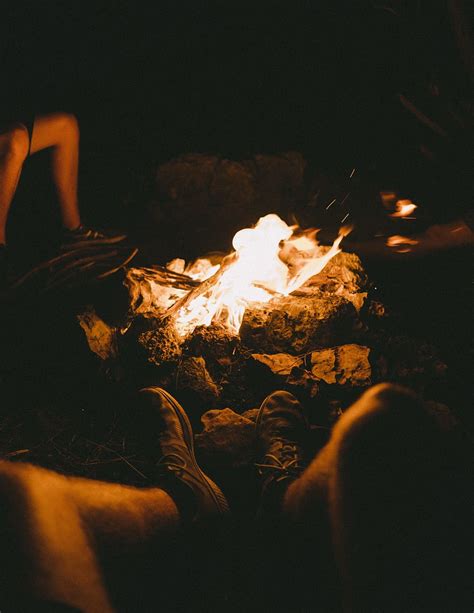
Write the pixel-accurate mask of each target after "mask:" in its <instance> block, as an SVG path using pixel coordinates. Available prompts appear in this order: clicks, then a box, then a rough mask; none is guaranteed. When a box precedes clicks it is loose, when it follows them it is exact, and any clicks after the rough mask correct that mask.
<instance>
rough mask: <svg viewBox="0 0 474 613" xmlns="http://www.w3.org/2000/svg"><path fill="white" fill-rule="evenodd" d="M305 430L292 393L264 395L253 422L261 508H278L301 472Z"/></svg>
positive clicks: (303, 416) (297, 404) (299, 406)
mask: <svg viewBox="0 0 474 613" xmlns="http://www.w3.org/2000/svg"><path fill="white" fill-rule="evenodd" d="M308 433H309V423H308V420H307V418H306V416H305V414H304V413H303V408H302V406H301V404H300V403H299V402H298V400H297V399H296V398H295V397H294V396H293V395H292V394H290V393H289V392H285V391H277V392H273V394H270V395H269V396H267V398H265V400H264V401H263V403H262V405H261V407H260V410H259V412H258V415H257V422H256V434H257V443H258V447H259V457H260V458H262V459H261V461H260V462H258V463H256V467H257V469H258V472H259V474H260V476H261V479H262V501H261V506H262V508H266V509H267V510H268V509H271V510H274V511H278V507H279V506H280V504H281V501H282V500H283V496H284V493H285V491H286V489H287V488H288V486H289V485H290V484H291V483H292V482H293V481H294V480H295V479H297V478H298V477H299V476H300V475H301V473H302V472H303V470H304V468H305V464H304V456H305V454H304V447H305V444H306V439H307V436H308Z"/></svg>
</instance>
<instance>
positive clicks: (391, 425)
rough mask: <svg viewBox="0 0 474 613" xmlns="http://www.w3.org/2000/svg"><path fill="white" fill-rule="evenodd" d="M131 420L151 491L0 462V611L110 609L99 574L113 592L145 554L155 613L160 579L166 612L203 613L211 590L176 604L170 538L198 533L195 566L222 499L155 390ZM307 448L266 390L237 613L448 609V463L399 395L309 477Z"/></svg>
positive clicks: (434, 436) (353, 416)
mask: <svg viewBox="0 0 474 613" xmlns="http://www.w3.org/2000/svg"><path fill="white" fill-rule="evenodd" d="M136 414H137V419H138V417H139V418H140V422H141V423H143V424H144V426H145V427H146V429H147V432H148V434H149V435H151V436H154V438H155V446H156V448H155V450H154V457H153V458H150V460H151V462H152V464H154V465H155V471H156V472H155V477H154V482H155V486H153V487H150V488H145V489H143V488H135V487H129V486H123V485H118V484H112V483H99V482H96V481H92V480H87V479H81V478H74V477H66V476H63V475H60V474H58V473H55V472H52V471H49V470H45V469H42V468H39V467H35V466H32V465H28V464H23V463H13V462H8V461H2V462H0V511H1V515H2V524H1V525H2V528H1V532H0V538H1V541H2V542H1V546H0V557H1V558H2V560H1V561H2V564H1V566H0V569H1V570H0V595H1V596H0V597H1V601H0V607H1V609H2V611H5V612H8V611H19V610H21V611H33V610H34V611H52V610H54V611H72V610H74V611H77V610H80V611H82V612H84V613H86V612H100V613H106V612H108V611H113V610H116V607H117V608H118V609H119V610H120V606H121V605H122V607H124V603H123V602H120V599H119V597H118V596H117V594H116V593H114V588H115V590H117V585H114V584H113V582H111V581H110V574H109V571H110V568H109V567H110V566H112V567H113V566H114V564H115V565H117V562H118V559H119V558H120V556H122V557H123V560H122V562H121V563H120V564H119V567H120V568H121V569H122V574H121V575H120V577H121V579H120V581H119V582H118V583H120V587H123V586H122V584H125V583H126V582H127V579H128V580H132V579H131V577H134V576H135V575H134V574H133V571H134V569H133V559H134V558H133V555H134V554H137V552H138V556H139V559H143V555H144V551H145V550H146V548H147V547H148V548H151V549H152V551H153V552H154V553H153V557H152V558H151V560H150V561H149V562H148V565H149V566H150V568H151V577H154V580H153V581H152V583H153V586H154V590H155V591H154V598H155V604H156V606H158V605H160V604H161V605H163V606H164V607H165V609H164V610H169V609H166V606H165V605H164V604H163V602H164V593H165V590H166V588H167V587H168V579H165V577H167V576H168V575H169V576H170V579H169V581H170V582H171V584H172V586H174V587H173V588H172V590H171V602H172V605H170V606H172V607H173V609H172V610H210V608H206V605H205V604H204V600H205V598H206V597H210V595H212V594H213V593H214V592H215V591H217V586H215V587H210V588H209V591H208V592H206V588H205V587H202V589H203V590H204V592H205V597H204V600H203V602H198V601H193V602H192V603H189V602H188V603H184V604H183V599H185V598H186V596H187V595H188V593H189V587H190V585H191V584H192V583H193V577H196V576H197V575H196V574H195V572H197V571H194V574H193V572H192V571H191V572H190V573H187V572H186V571H185V568H186V564H187V555H188V554H189V553H190V551H191V550H190V549H189V547H188V550H186V549H185V550H184V551H188V554H186V553H183V551H182V550H181V549H180V548H179V547H180V544H179V541H177V540H176V537H175V536H174V535H177V534H179V533H182V534H184V537H183V541H181V546H185V543H186V541H187V540H188V538H189V535H190V534H191V532H190V530H191V529H197V531H198V533H199V534H200V533H201V532H202V533H203V534H206V535H207V536H205V537H204V536H201V537H200V538H201V540H200V542H199V546H195V547H193V548H192V553H193V555H195V556H196V557H197V558H198V566H201V567H203V566H205V563H204V560H205V557H206V551H207V550H209V549H210V550H212V551H214V549H212V547H213V546H215V542H214V541H216V538H217V537H216V534H217V526H218V525H219V520H222V519H225V518H226V517H227V516H228V513H229V506H228V503H227V500H226V497H225V495H224V493H223V492H222V490H221V489H220V488H219V486H218V485H217V484H216V483H215V482H214V481H213V480H212V479H211V478H210V477H209V476H208V475H207V474H206V473H205V472H204V471H203V470H202V468H201V467H200V465H199V464H198V462H197V460H196V457H195V454H194V444H193V432H192V429H191V425H190V422H189V419H188V417H187V415H186V412H185V411H184V409H183V408H182V407H181V405H180V404H179V403H178V402H177V400H176V399H174V398H173V397H172V396H171V395H170V394H169V393H168V392H166V391H165V390H163V389H161V388H157V387H149V388H146V389H143V390H142V391H141V393H140V403H139V405H138V406H137V410H136ZM308 434H309V424H308V419H307V416H306V413H305V411H304V409H303V407H302V405H301V404H300V403H299V401H298V400H297V399H296V398H295V397H294V396H293V395H292V394H290V393H289V392H286V391H276V392H274V393H272V394H271V395H270V396H268V397H267V398H266V399H265V400H264V401H263V403H262V405H261V407H260V410H259V412H258V416H257V420H256V439H257V444H258V458H257V464H256V466H257V470H258V475H259V479H260V488H261V494H260V503H259V512H258V520H259V521H258V522H256V525H258V526H261V527H262V531H261V533H259V532H258V531H257V533H256V534H257V535H258V534H261V535H263V536H259V538H262V545H261V546H260V548H258V547H257V548H256V546H255V542H254V538H257V537H256V536H255V535H254V533H252V532H251V531H246V534H250V536H249V537H248V542H245V540H243V539H242V538H241V537H239V546H240V547H241V548H243V550H244V551H245V552H246V553H240V555H241V556H242V555H244V557H245V561H244V565H245V566H246V567H248V568H247V571H248V574H249V576H250V578H251V579H250V583H249V586H248V589H246V587H245V584H244V585H243V586H242V585H240V588H241V591H242V592H246V597H247V598H248V603H246V604H245V605H244V610H271V611H277V610H285V611H289V610H323V611H327V610H331V611H333V610H341V609H344V610H348V611H364V612H365V611H384V612H388V611H401V610H403V611H412V610H413V611H419V610H443V611H446V610H463V608H462V606H464V604H465V603H466V602H467V601H468V598H469V596H468V595H467V592H466V585H467V586H469V581H468V582H467V584H463V582H462V580H461V575H462V573H460V572H459V569H460V568H463V563H464V559H463V558H462V553H463V551H464V549H463V547H462V546H461V545H460V542H461V543H462V534H461V533H462V530H461V529H460V526H459V524H458V523H456V522H457V521H458V519H459V513H458V512H457V511H458V506H459V505H460V500H459V499H458V498H456V495H455V491H454V489H455V488H452V487H451V488H449V487H448V481H449V479H446V478H443V477H446V475H445V474H443V471H445V470H446V468H448V469H449V460H448V459H447V456H446V455H445V453H444V447H443V445H442V443H441V438H440V433H439V430H438V428H437V426H436V425H435V423H434V421H433V419H432V418H431V416H430V415H429V414H428V412H427V411H426V409H425V407H424V406H423V404H422V403H421V401H420V400H419V399H418V398H417V397H416V396H415V394H413V393H412V392H411V391H408V390H406V389H404V388H401V387H398V386H395V385H391V384H380V385H377V386H375V387H373V388H372V389H370V390H368V391H366V392H365V393H364V394H363V395H362V396H361V397H360V398H359V400H357V401H356V402H355V404H353V405H352V407H350V408H349V409H348V410H347V411H346V412H345V413H344V414H343V416H342V417H341V418H340V420H339V421H338V422H337V424H336V425H335V427H334V429H333V432H332V434H331V437H330V439H329V442H328V443H327V444H326V445H325V446H324V447H323V448H322V449H321V450H320V451H319V453H318V454H317V455H316V456H315V457H314V458H313V459H312V460H311V461H310V462H308V459H310V458H307V452H306V449H307V442H308ZM157 458H160V459H159V461H158V462H156V459H157ZM461 503H462V500H461ZM265 533H266V536H265ZM226 544H227V546H229V538H227V539H224V541H223V542H221V546H225V545H226ZM252 553H253V554H254V555H255V566H253V564H252V561H251V560H252ZM207 555H209V554H207ZM218 555H220V554H219V553H218V552H216V553H213V554H212V560H211V566H210V567H209V568H207V567H206V568H207V570H206V571H205V573H204V575H205V576H206V577H205V578H206V580H207V581H210V583H213V581H212V580H213V579H214V582H218V579H217V578H216V577H217V575H218V573H219V572H220V571H221V570H222V568H221V566H223V563H222V561H221V560H217V556H218ZM172 560H174V562H175V563H176V562H177V566H173V564H172ZM234 565H235V560H234V561H233V563H231V564H229V569H230V571H231V569H232V568H233V567H234ZM172 568H174V569H175V570H174V571H173V570H171V572H170V569H172ZM464 568H466V569H467V568H469V564H466V565H465V567H464ZM229 569H227V570H229ZM230 571H229V572H230ZM232 572H233V571H232ZM166 573H168V575H166ZM199 577H201V579H202V575H199ZM201 579H199V580H197V582H198V583H199V582H200V580H201ZM132 582H133V580H132ZM194 582H196V579H194ZM252 582H254V583H253V584H252ZM467 590H468V591H469V589H468V587H467ZM132 591H133V592H134V598H135V601H134V605H133V606H131V607H129V608H126V607H124V608H126V610H137V611H138V610H140V611H142V610H149V609H148V608H147V606H146V605H145V604H144V603H143V602H142V600H141V598H142V595H141V588H140V589H139V588H137V586H136V584H135V583H133V590H132ZM226 603H227V605H229V604H230V600H229V595H227V600H226ZM214 605H216V603H215V602H214ZM217 605H218V607H217V608H218V609H219V610H223V607H224V606H227V605H225V604H224V601H220V602H219V603H217ZM201 607H202V609H201ZM153 610H155V609H153ZM216 610H217V609H216ZM240 610H242V609H240ZM466 610H467V609H466Z"/></svg>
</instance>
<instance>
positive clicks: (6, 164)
mask: <svg viewBox="0 0 474 613" xmlns="http://www.w3.org/2000/svg"><path fill="white" fill-rule="evenodd" d="M28 146H29V137H28V130H27V129H26V127H25V126H24V125H22V124H19V123H18V124H12V125H10V126H8V128H7V129H6V130H5V131H3V132H2V133H0V245H5V244H6V225H7V218H8V212H9V210H10V205H11V203H12V200H13V196H14V195H15V191H16V188H17V185H18V181H19V179H20V174H21V169H22V166H23V162H24V161H25V159H26V157H27V155H28Z"/></svg>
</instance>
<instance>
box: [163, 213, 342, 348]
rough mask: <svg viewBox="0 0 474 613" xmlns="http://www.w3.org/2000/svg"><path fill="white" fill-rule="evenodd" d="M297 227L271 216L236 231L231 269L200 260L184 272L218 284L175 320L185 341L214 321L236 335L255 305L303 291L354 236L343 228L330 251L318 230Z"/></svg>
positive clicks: (184, 307)
mask: <svg viewBox="0 0 474 613" xmlns="http://www.w3.org/2000/svg"><path fill="white" fill-rule="evenodd" d="M296 228H297V227H296V226H288V225H287V224H286V223H285V222H284V221H283V220H282V219H280V217H278V215H275V214H270V215H266V216H265V217H262V218H260V219H259V221H258V223H257V224H256V226H255V227H254V228H245V229H243V230H240V231H239V232H237V234H236V235H235V236H234V239H233V241H232V245H233V247H234V249H235V254H233V257H232V258H231V260H230V263H229V258H227V263H226V266H224V263H223V264H221V265H220V266H212V264H211V263H210V262H209V261H208V260H205V259H200V260H197V261H196V262H195V263H193V264H192V265H191V266H190V267H188V268H187V269H184V272H185V273H186V274H188V275H189V276H191V277H192V278H193V279H197V280H200V281H204V280H205V279H210V278H211V277H212V275H215V276H216V279H215V282H214V283H210V284H209V287H208V288H207V290H206V292H204V293H202V294H200V295H198V296H196V298H194V299H193V300H192V301H190V302H189V303H188V304H186V305H185V306H183V307H182V308H181V309H179V311H178V313H177V317H176V319H175V325H176V329H177V331H178V333H179V334H180V335H182V336H185V335H187V334H189V333H190V332H192V331H193V330H194V328H196V327H197V326H199V325H205V326H208V325H210V324H211V322H213V321H218V322H221V323H223V324H225V325H227V326H228V327H229V328H230V329H231V330H232V331H233V332H235V333H237V332H238V331H239V329H240V325H241V323H242V319H243V316H244V313H245V309H246V307H247V305H248V304H249V303H250V302H268V301H269V300H271V298H273V297H275V296H276V295H288V294H290V293H291V292H293V291H294V290H296V289H298V288H299V287H301V286H302V285H303V284H304V283H305V282H306V281H307V280H308V279H309V278H310V277H313V276H314V275H317V274H318V273H320V272H321V271H322V269H323V268H324V267H325V266H326V264H327V263H328V262H329V260H330V259H331V258H332V257H334V256H335V255H336V254H337V253H339V252H340V251H341V250H340V248H339V245H340V243H341V240H342V239H343V237H344V236H346V235H347V234H348V232H349V231H350V229H349V228H342V229H341V231H340V232H339V236H338V237H337V239H336V240H335V241H334V243H333V245H332V246H331V247H330V248H329V249H328V248H327V247H322V246H320V245H319V244H318V242H317V241H316V240H315V236H316V232H317V231H314V230H313V231H306V232H300V234H299V235H298V236H293V235H294V232H295V230H296ZM176 262H178V261H177V260H174V261H173V264H175V263H176ZM183 264H184V263H183ZM179 267H181V266H179ZM175 270H176V266H175ZM211 280H212V279H211Z"/></svg>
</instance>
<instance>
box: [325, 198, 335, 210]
mask: <svg viewBox="0 0 474 613" xmlns="http://www.w3.org/2000/svg"><path fill="white" fill-rule="evenodd" d="M335 202H336V198H334V199H333V200H331V202H330V203H329V204H328V205H327V207H326V211H327V210H328V209H329V207H331V206H332V205H333V204H334V203H335Z"/></svg>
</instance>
